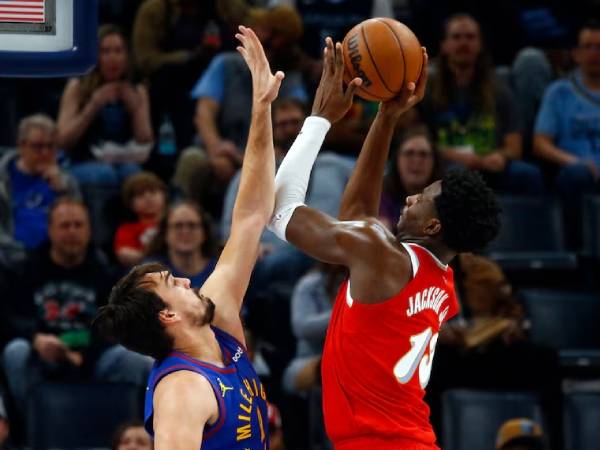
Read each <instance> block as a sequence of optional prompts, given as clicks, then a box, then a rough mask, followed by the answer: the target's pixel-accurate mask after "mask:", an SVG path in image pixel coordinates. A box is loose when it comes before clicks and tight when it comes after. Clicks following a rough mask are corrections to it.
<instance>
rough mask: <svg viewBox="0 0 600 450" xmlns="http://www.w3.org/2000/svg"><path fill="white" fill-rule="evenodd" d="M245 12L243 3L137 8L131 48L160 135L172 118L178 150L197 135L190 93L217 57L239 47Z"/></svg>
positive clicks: (151, 3) (207, 0)
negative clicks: (164, 122)
mask: <svg viewBox="0 0 600 450" xmlns="http://www.w3.org/2000/svg"><path fill="white" fill-rule="evenodd" d="M247 9H248V6H247V5H246V2H245V1H244V0H202V1H200V0H146V1H145V2H144V3H143V4H142V5H141V6H140V8H139V9H138V13H137V16H136V19H135V23H134V26H133V47H134V54H135V57H136V63H137V65H138V67H139V68H140V70H141V71H142V73H143V75H144V76H145V77H147V78H148V80H149V81H150V98H151V104H152V123H153V125H154V129H155V130H157V129H158V127H159V126H160V124H161V122H162V120H163V119H164V116H165V115H167V116H169V117H170V120H171V122H172V123H173V125H174V127H175V134H176V140H177V147H178V148H181V149H182V148H185V147H187V146H188V145H190V144H191V142H192V137H193V134H194V129H193V124H192V121H191V118H192V117H193V115H194V103H193V102H192V100H191V99H190V98H189V92H190V89H191V87H192V86H193V84H194V81H195V80H196V79H197V78H198V75H199V74H201V73H202V72H203V71H204V69H205V68H206V66H207V64H208V63H209V61H210V60H211V59H212V57H213V56H214V55H216V54H217V53H219V52H223V51H227V50H233V49H234V48H235V47H236V44H235V39H234V34H235V32H236V31H237V30H236V26H237V25H238V24H239V23H241V22H242V20H243V18H244V17H245V15H246V12H247Z"/></svg>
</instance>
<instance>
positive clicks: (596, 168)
mask: <svg viewBox="0 0 600 450" xmlns="http://www.w3.org/2000/svg"><path fill="white" fill-rule="evenodd" d="M573 56H574V59H575V62H576V63H577V66H578V68H577V70H576V71H575V72H574V73H573V74H572V75H571V76H570V77H569V78H566V79H561V80H558V81H555V82H554V83H552V84H551V85H550V86H549V87H548V89H547V90H546V93H545V94H544V98H543V100H542V105H541V107H540V110H539V113H538V116H537V120H536V124H535V141H534V150H535V153H536V154H537V155H538V156H539V157H540V158H542V159H544V160H546V161H549V162H550V163H552V164H554V165H555V166H558V168H559V173H558V176H557V177H556V187H557V189H558V191H559V192H560V193H561V194H563V195H564V196H565V198H568V199H569V201H574V199H577V198H579V197H580V196H581V193H582V192H586V191H593V190H598V189H599V188H600V183H599V182H598V180H599V179H600V120H599V119H598V118H599V117H600V23H598V22H590V23H589V24H588V25H586V26H584V27H583V28H582V29H581V31H580V33H579V38H578V45H577V48H575V50H574V51H573Z"/></svg>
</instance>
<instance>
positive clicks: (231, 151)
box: [191, 6, 308, 182]
mask: <svg viewBox="0 0 600 450" xmlns="http://www.w3.org/2000/svg"><path fill="white" fill-rule="evenodd" d="M247 21H248V22H249V26H251V27H252V29H253V30H254V31H255V32H256V34H257V36H258V37H259V39H260V41H261V43H262V44H263V47H264V49H265V53H266V54H267V58H268V59H269V62H270V65H271V67H272V69H273V70H274V71H275V70H283V71H284V72H285V78H284V80H283V83H282V85H281V88H280V90H279V98H280V99H284V98H288V97H290V98H296V99H298V100H300V101H303V102H305V101H307V100H308V95H307V93H306V90H305V88H304V84H303V81H302V76H301V74H300V73H299V72H298V71H297V70H296V68H295V65H296V62H295V61H294V58H293V56H292V55H291V54H290V52H289V48H290V46H293V45H294V43H295V42H297V40H298V39H299V38H300V36H301V35H302V19H300V16H299V15H298V13H297V12H296V10H295V9H293V8H292V7H289V6H278V7H274V8H272V9H268V10H265V9H259V8H256V9H252V10H251V11H250V13H249V17H248V20H247ZM191 95H192V97H193V98H194V99H197V109H196V117H195V124H196V130H197V131H198V134H199V137H200V140H201V144H202V146H203V147H204V149H205V150H206V152H207V153H208V155H209V157H210V158H211V159H212V160H213V161H214V163H213V169H214V171H215V173H216V175H217V177H218V178H219V179H221V180H223V181H225V182H228V181H229V180H230V179H231V177H233V175H234V174H235V172H236V169H237V168H239V166H240V165H241V163H242V158H243V151H244V147H245V145H246V140H247V139H248V130H249V128H250V116H251V106H252V101H251V100H252V79H251V77H250V71H249V70H248V68H247V67H246V64H245V62H244V59H243V58H242V56H241V55H240V54H239V53H238V52H228V53H221V54H219V55H217V56H216V57H215V58H214V59H213V60H212V61H211V63H210V66H209V67H208V69H207V70H206V72H204V73H203V74H202V76H201V77H200V79H199V80H198V82H197V83H196V85H195V86H194V88H193V90H192V94H191Z"/></svg>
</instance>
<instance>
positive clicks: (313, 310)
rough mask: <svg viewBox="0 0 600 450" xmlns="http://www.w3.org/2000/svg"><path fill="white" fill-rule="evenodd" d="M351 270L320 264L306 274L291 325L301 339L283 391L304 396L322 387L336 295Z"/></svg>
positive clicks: (295, 300)
mask: <svg viewBox="0 0 600 450" xmlns="http://www.w3.org/2000/svg"><path fill="white" fill-rule="evenodd" d="M346 276H347V271H346V269H345V268H344V267H342V266H330V265H324V264H322V265H320V266H319V268H318V269H316V270H314V271H312V272H309V273H307V274H306V275H304V276H303V277H302V278H301V279H300V281H298V284H297V285H296V287H295V289H294V294H293V295H292V308H291V322H292V330H293V332H294V335H295V336H296V338H297V339H298V342H297V346H296V356H295V357H294V359H293V360H292V361H291V362H290V364H289V365H288V367H287V369H286V370H285V373H284V375H283V388H284V389H285V390H286V391H287V392H290V393H300V392H303V391H307V390H310V389H311V388H313V387H315V386H319V385H320V384H321V355H322V353H323V344H324V343H325V335H326V334H327V326H328V325H329V318H330V317H331V309H332V307H333V301H334V300H335V296H336V293H337V291H338V289H339V286H340V284H341V282H342V281H343V280H344V277H346Z"/></svg>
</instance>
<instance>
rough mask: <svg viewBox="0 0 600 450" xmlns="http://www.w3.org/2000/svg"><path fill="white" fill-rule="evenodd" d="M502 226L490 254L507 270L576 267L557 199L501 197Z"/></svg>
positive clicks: (571, 268) (490, 248)
mask: <svg viewBox="0 0 600 450" xmlns="http://www.w3.org/2000/svg"><path fill="white" fill-rule="evenodd" d="M498 201H499V203H500V207H501V208H502V216H501V220H502V228H501V229H500V233H499V235H498V237H497V238H496V239H495V240H494V241H493V242H492V243H491V244H490V247H489V250H488V256H489V257H490V258H492V259H493V260H495V261H496V262H497V263H498V264H500V266H501V267H502V268H503V269H505V270H523V269H528V270H529V269H535V270H540V269H545V270H566V269H569V270H573V269H575V268H576V267H577V257H576V255H575V253H573V252H569V251H567V250H566V244H565V239H564V231H563V222H562V215H561V210H560V207H559V205H558V203H557V201H556V200H555V199H553V198H547V197H509V196H500V197H498Z"/></svg>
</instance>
